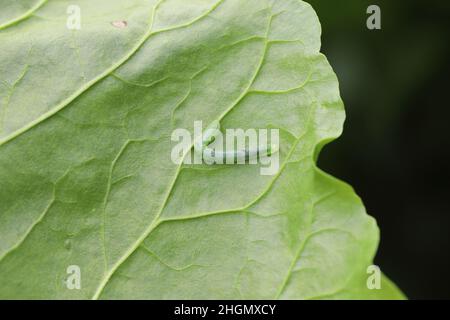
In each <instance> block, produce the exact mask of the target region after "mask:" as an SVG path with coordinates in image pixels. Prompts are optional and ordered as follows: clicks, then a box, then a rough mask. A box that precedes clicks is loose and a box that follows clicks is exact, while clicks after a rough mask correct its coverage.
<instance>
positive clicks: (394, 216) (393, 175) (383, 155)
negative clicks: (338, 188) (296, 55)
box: [307, 0, 450, 299]
mask: <svg viewBox="0 0 450 320" xmlns="http://www.w3.org/2000/svg"><path fill="white" fill-rule="evenodd" d="M307 1H308V2H309V3H311V4H312V6H313V7H314V8H315V10H316V11H317V14H318V16H319V18H320V20H321V23H322V43H323V46H322V51H323V52H324V53H325V55H326V56H327V57H328V59H329V60H330V63H331V64H332V66H333V68H334V70H335V71H336V73H337V75H338V77H339V81H340V86H341V94H342V98H343V100H344V102H345V105H346V111H347V121H346V124H345V129H344V134H343V136H342V137H341V138H339V139H338V140H336V141H333V142H332V143H331V144H329V145H328V146H327V147H325V148H324V150H323V151H322V154H321V156H320V159H319V166H320V167H321V168H322V169H324V170H325V171H327V172H330V173H332V174H333V175H334V176H336V177H339V178H341V179H343V180H345V181H347V182H348V183H350V184H351V185H352V186H353V187H354V188H355V190H356V192H357V193H358V194H359V195H360V196H361V197H362V199H363V201H364V203H365V205H366V208H367V211H368V213H369V214H371V215H372V216H374V217H375V218H376V219H377V221H378V224H379V226H380V229H381V243H380V248H379V251H378V254H377V257H376V260H375V263H376V264H378V265H380V267H381V269H382V270H383V271H384V272H385V273H386V274H387V275H389V277H390V278H391V279H392V280H393V281H394V282H395V283H397V284H398V286H399V287H400V288H401V289H402V290H403V291H404V292H405V294H406V295H407V296H408V298H410V299H433V298H435V299H450V103H449V100H450V81H449V74H450V63H449V62H450V2H448V1H443V0H434V1H433V0H429V1H416V0H410V1H392V0H386V1H365V0H307ZM371 4H376V5H378V6H379V7H380V8H381V27H382V29H381V30H368V29H367V27H366V20H367V18H368V17H369V15H368V14H366V10H367V7H368V6H369V5H371Z"/></svg>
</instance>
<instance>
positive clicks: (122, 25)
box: [111, 20, 128, 29]
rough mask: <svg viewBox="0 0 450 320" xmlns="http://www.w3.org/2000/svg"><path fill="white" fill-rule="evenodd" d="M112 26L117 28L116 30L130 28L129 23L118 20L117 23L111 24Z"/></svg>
mask: <svg viewBox="0 0 450 320" xmlns="http://www.w3.org/2000/svg"><path fill="white" fill-rule="evenodd" d="M111 24H112V25H113V26H114V27H116V28H120V29H123V28H126V27H127V26H128V22H126V21H125V20H117V21H113V22H111Z"/></svg>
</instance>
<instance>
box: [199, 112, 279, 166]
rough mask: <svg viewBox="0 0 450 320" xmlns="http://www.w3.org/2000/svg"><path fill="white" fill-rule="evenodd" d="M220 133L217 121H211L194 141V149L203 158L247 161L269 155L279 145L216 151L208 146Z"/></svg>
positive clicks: (274, 151) (275, 151)
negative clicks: (200, 137) (201, 134)
mask: <svg viewBox="0 0 450 320" xmlns="http://www.w3.org/2000/svg"><path fill="white" fill-rule="evenodd" d="M219 134H221V132H220V123H219V121H217V120H215V121H213V122H212V123H211V124H210V125H209V126H208V128H206V130H205V131H204V132H203V138H202V139H201V140H200V139H198V141H196V142H195V144H194V148H195V149H194V150H195V151H196V152H199V153H202V155H203V157H204V158H211V157H212V158H215V159H217V158H219V159H222V160H223V161H225V160H226V159H234V162H239V161H248V160H249V159H255V158H261V157H265V156H268V157H269V156H271V155H272V154H274V153H277V152H278V151H279V147H278V145H276V144H272V145H265V146H262V147H258V148H256V149H248V148H246V149H245V150H235V151H216V150H215V149H212V148H208V146H209V145H210V144H211V143H213V142H214V141H215V139H216V137H217V136H218V135H219Z"/></svg>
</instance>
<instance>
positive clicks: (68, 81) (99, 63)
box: [0, 0, 402, 299]
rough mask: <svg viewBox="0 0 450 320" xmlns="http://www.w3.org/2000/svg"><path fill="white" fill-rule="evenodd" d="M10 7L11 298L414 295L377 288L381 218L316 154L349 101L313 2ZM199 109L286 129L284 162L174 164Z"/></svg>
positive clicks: (5, 60) (2, 64) (4, 112)
mask: <svg viewBox="0 0 450 320" xmlns="http://www.w3.org/2000/svg"><path fill="white" fill-rule="evenodd" d="M74 4H75V5H78V6H79V8H80V9H81V29H80V30H77V29H75V30H69V29H68V28H67V26H66V21H67V18H68V14H67V12H68V11H67V8H68V7H69V5H74ZM0 6H1V8H0V46H1V50H0V298H6V299H15V298H32V299H44V298H49V299H91V298H94V299H111V298H112V299H123V298H127V299H128V298H138V299H150V298H152V299H169V298H181V299H212V298H218V299H240V298H242V299H275V298H281V299H316V298H326V299H334V298H344V299H347V298H356V299H358V298H360V299H371V298H374V299H375V298H401V297H402V294H401V293H400V292H399V291H398V290H397V289H396V288H395V286H394V285H393V284H391V283H390V282H389V280H387V279H385V278H383V281H382V289H381V290H369V289H368V288H367V287H366V280H367V277H368V274H367V273H366V270H367V267H368V266H369V265H371V264H372V260H373V257H374V254H375V252H376V248H377V244H378V229H377V226H376V223H375V221H374V220H373V219H372V218H371V217H369V216H368V215H367V214H366V213H365V210H364V207H363V205H362V203H361V201H360V199H359V198H358V197H357V196H356V195H355V193H354V191H353V190H352V189H351V187H349V186H348V185H346V184H345V183H343V182H341V181H338V180H337V179H335V178H333V177H331V176H329V175H327V174H325V173H324V172H322V171H320V170H319V169H318V168H317V167H316V164H315V161H316V158H317V155H318V152H319V151H320V149H321V147H322V146H323V145H324V144H326V143H327V142H329V141H330V140H333V139H335V138H336V137H338V136H339V135H340V133H341V130H342V124H343V121H344V109H343V103H342V101H341V99H340V96H339V89H338V81H337V78H336V76H335V74H334V73H333V71H332V69H331V67H330V65H329V64H328V62H327V60H326V58H325V57H324V56H323V55H322V54H321V53H320V52H319V50H320V24H319V21H318V18H317V16H316V14H315V12H314V10H313V9H312V8H311V7H310V6H309V5H308V4H306V3H304V2H302V1H299V0H278V1H274V0H190V1H185V0H160V1H156V0H128V1H122V0H115V1H112V0H96V1H91V0H79V1H73V0H71V1H52V0H48V1H37V0H35V1H32V0H21V1H6V0H2V1H0ZM195 120H202V121H203V122H205V123H211V122H212V121H214V120H220V122H221V125H222V127H223V128H278V129H279V130H280V132H281V143H280V147H281V150H280V170H279V172H278V173H277V174H276V175H273V176H263V175H260V172H259V168H258V166H254V165H253V166H252V165H240V166H236V165H212V166H207V165H199V166H194V165H190V166H189V165H184V164H183V165H176V164H174V163H173V162H172V161H171V160H170V154H171V148H172V147H173V143H172V142H171V139H170V135H171V133H172V131H173V130H174V129H175V128H186V129H190V130H192V128H193V123H194V121H195ZM71 265H76V266H79V267H80V270H81V279H82V280H81V289H80V290H69V289H68V288H67V286H66V283H65V280H66V279H67V276H68V274H67V268H68V266H71Z"/></svg>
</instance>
